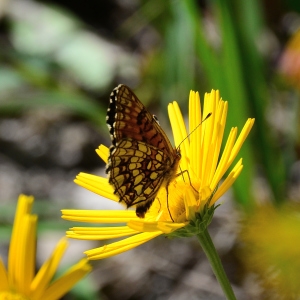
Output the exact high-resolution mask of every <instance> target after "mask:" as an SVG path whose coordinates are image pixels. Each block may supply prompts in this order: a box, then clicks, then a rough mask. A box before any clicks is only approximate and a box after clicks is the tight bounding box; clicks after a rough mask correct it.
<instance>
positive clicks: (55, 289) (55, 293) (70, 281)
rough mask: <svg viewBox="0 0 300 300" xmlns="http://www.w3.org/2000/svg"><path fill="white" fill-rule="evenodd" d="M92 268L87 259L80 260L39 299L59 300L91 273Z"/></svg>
mask: <svg viewBox="0 0 300 300" xmlns="http://www.w3.org/2000/svg"><path fill="white" fill-rule="evenodd" d="M91 270H92V267H91V265H89V264H88V261H87V259H82V260H81V261H79V262H78V263H77V264H76V265H74V266H72V268H70V269H69V270H68V271H67V272H66V273H65V274H63V275H62V276H61V277H60V278H59V279H57V280H56V281H54V282H53V283H52V284H51V286H50V287H49V288H47V289H46V290H45V291H44V294H43V295H42V296H41V298H39V299H43V300H56V299H61V297H62V296H63V295H65V294H66V293H67V292H68V291H69V290H70V289H71V288H72V287H73V286H74V285H75V284H76V283H77V282H78V281H79V280H81V279H82V278H83V277H84V276H85V275H86V274H88V273H89V272H91Z"/></svg>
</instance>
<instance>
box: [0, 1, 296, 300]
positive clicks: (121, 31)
mask: <svg viewBox="0 0 300 300" xmlns="http://www.w3.org/2000/svg"><path fill="white" fill-rule="evenodd" d="M11 2H12V3H10V5H9V7H8V8H7V9H6V10H5V11H3V13H2V20H3V24H4V25H3V28H2V29H1V30H2V36H5V39H3V38H2V39H0V42H1V47H0V63H1V68H0V116H1V117H6V116H16V117H17V116H19V115H21V114H22V113H23V112H24V111H27V110H32V109H33V110H34V109H37V108H41V107H42V108H47V109H52V108H55V109H58V110H62V111H64V112H67V113H68V114H69V115H71V116H75V117H79V118H81V119H83V120H86V121H88V122H91V123H92V124H93V125H94V126H95V127H97V128H101V129H102V128H103V130H105V134H104V133H103V135H107V134H108V133H107V129H106V126H105V115H106V108H107V105H108V97H109V94H110V91H111V89H112V88H113V87H114V86H115V85H116V84H118V83H126V84H128V85H130V86H131V87H132V89H134V90H135V91H136V93H137V95H138V96H139V97H140V98H141V100H142V102H143V103H145V105H146V106H148V104H150V100H154V102H155V101H157V102H159V105H160V106H161V111H162V112H166V106H167V104H168V103H169V102H171V101H173V100H177V101H178V102H179V103H180V105H181V108H182V109H183V111H184V112H187V99H188V93H189V90H190V89H193V90H197V91H199V93H200V95H201V97H202V96H203V94H204V93H205V92H209V91H210V90H211V89H218V90H220V94H221V96H222V98H223V99H224V100H227V101H228V102H229V111H228V117H227V128H226V130H227V133H226V134H228V133H229V130H230V128H231V127H233V126H237V127H238V128H239V130H241V128H242V127H243V125H244V123H245V121H246V120H247V118H249V117H254V118H255V119H256V121H255V124H254V129H253V130H252V132H251V133H250V137H249V138H248V139H247V141H246V142H245V144H244V145H243V147H242V150H241V152H240V155H239V157H243V165H244V169H243V172H242V174H241V175H240V177H239V178H238V180H237V181H236V183H235V184H234V186H233V188H234V193H235V200H236V202H237V203H238V204H239V207H241V208H242V209H244V211H250V212H251V211H252V208H253V207H254V206H255V203H256V200H257V199H256V193H255V192H256V191H255V190H254V187H255V179H256V177H257V176H258V173H260V174H259V175H260V176H261V175H262V177H263V178H264V182H265V184H266V189H267V190H268V192H270V193H269V194H268V195H270V199H269V200H270V201H271V202H272V203H273V204H274V205H278V204H281V203H282V202H285V201H286V199H287V198H288V192H287V188H288V185H289V181H288V180H289V174H290V170H291V168H292V165H293V163H294V162H295V161H296V160H297V159H299V157H297V153H296V150H297V147H299V146H298V144H297V143H298V142H299V137H298V136H299V133H297V132H296V133H293V134H294V136H284V137H282V133H281V132H280V133H278V131H277V129H276V128H275V127H273V126H272V125H271V122H269V121H268V120H267V116H268V115H269V114H270V106H272V105H274V102H275V101H276V100H275V99H273V97H274V91H275V94H276V93H277V95H280V89H283V90H284V89H286V90H287V91H288V92H291V93H295V94H296V92H295V91H294V89H293V88H290V87H289V88H287V87H286V86H285V84H284V83H283V84H282V82H281V81H280V80H281V79H279V80H278V74H277V70H276V66H275V64H276V61H275V62H271V59H270V57H268V55H266V53H265V52H264V51H266V50H262V49H268V47H269V45H268V44H271V43H272V41H271V39H268V37H267V35H266V32H268V31H272V28H270V27H269V26H270V25H269V24H268V23H267V18H266V13H265V12H264V11H263V7H262V5H263V2H262V1H258V0H244V1H239V0H212V1H206V2H204V1H196V0H168V1H160V0H150V1H149V0H148V1H146V0H143V1H142V0H141V1H136V4H132V5H131V6H130V5H128V10H126V5H125V4H124V7H122V8H121V7H119V10H116V11H115V12H114V14H112V16H114V17H115V18H114V19H113V21H112V23H114V24H115V27H114V28H113V29H112V28H110V29H107V28H93V27H92V26H90V24H85V22H84V21H82V20H81V19H80V17H78V16H76V15H75V14H72V13H70V11H71V9H70V11H69V10H68V9H66V8H64V9H63V8H62V7H60V6H55V5H52V4H49V3H43V2H42V1H24V2H22V1H16V2H13V1H11ZM279 2H280V1H279ZM82 5H85V4H82ZM116 5H117V4H116ZM135 5H136V6H135ZM282 6H283V4H282ZM132 7H133V8H132ZM288 8H289V9H290V10H294V11H295V12H297V10H298V12H299V10H300V8H299V4H297V1H287V2H286V3H285V9H286V10H288ZM122 9H123V10H124V11H125V12H123V14H121V13H120V15H118V13H119V12H120V11H122ZM282 10H283V9H282ZM101 14H102V15H104V14H106V12H101ZM101 14H100V12H99V18H101ZM282 14H284V12H283V11H282ZM116 15H117V18H116ZM116 20H118V22H116ZM272 34H273V35H276V33H274V32H272ZM278 42H279V43H282V44H281V45H280V47H281V48H283V47H284V42H282V41H281V40H280V38H278ZM272 63H273V65H272ZM296 100H297V101H298V99H296ZM151 105H152V101H151ZM296 106H298V104H297V105H296V104H295V105H294V107H296ZM292 113H293V115H292V118H291V120H289V122H290V123H289V124H290V126H291V127H292V128H296V129H298V130H299V125H298V123H299V116H298V115H297V110H295V111H292ZM163 115H164V114H162V116H163ZM271 118H272V116H271ZM165 119H167V118H165ZM162 123H166V121H165V120H162ZM99 132H100V133H102V132H101V131H100V130H99ZM282 140H284V145H283V143H282ZM96 159H97V158H96V156H95V160H96ZM0 214H2V215H3V216H4V215H5V214H6V211H5V210H2V211H1V212H0ZM1 218H2V216H1ZM45 224H46V225H45ZM45 224H44V225H45V226H46V227H47V226H48V223H45ZM42 226H43V225H42ZM57 227H60V224H58V226H57ZM2 235H5V236H6V235H7V234H6V232H5V234H3V233H2ZM81 288H82V286H80V288H78V290H77V295H79V293H81V292H83V293H84V294H86V293H88V292H86V291H85V290H84V291H83V290H81ZM86 295H87V294H86ZM78 297H79V298H81V296H78ZM93 297H94V295H91V294H90V298H89V299H93ZM79 298H77V299H79ZM82 299H84V297H82ZM86 299H87V298H86Z"/></svg>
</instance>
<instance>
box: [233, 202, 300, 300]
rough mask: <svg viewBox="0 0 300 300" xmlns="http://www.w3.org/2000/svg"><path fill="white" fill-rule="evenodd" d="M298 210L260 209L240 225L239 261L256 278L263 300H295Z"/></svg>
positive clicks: (299, 256)
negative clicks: (241, 261) (240, 247)
mask: <svg viewBox="0 0 300 300" xmlns="http://www.w3.org/2000/svg"><path fill="white" fill-rule="evenodd" d="M299 208H300V207H299V205H293V206H292V205H282V206H280V207H277V208H274V207H272V206H271V205H262V206H258V207H257V208H256V209H255V210H254V211H253V212H252V213H251V214H249V215H247V216H246V218H245V220H244V222H243V227H242V230H241V234H240V238H241V239H242V241H243V243H242V245H243V247H242V249H241V251H239V253H240V257H241V259H242V260H243V262H244V264H245V266H246V268H247V269H248V270H249V271H250V272H251V273H252V274H253V273H255V274H256V275H257V276H256V279H259V285H260V287H261V288H262V289H261V290H262V294H261V295H263V297H262V298H263V299H299V295H300V286H299V279H298V278H299V277H298V276H299V270H300V248H299V242H298V241H299V240H300V231H299V228H300V217H299V212H300V210H299ZM257 298H260V299H261V297H259V296H258V297H257Z"/></svg>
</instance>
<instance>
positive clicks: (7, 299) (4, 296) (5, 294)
mask: <svg viewBox="0 0 300 300" xmlns="http://www.w3.org/2000/svg"><path fill="white" fill-rule="evenodd" d="M0 300H30V299H29V298H27V297H26V296H24V295H21V294H19V293H15V292H11V291H2V292H0Z"/></svg>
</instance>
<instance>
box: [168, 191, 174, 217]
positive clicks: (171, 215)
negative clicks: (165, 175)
mask: <svg viewBox="0 0 300 300" xmlns="http://www.w3.org/2000/svg"><path fill="white" fill-rule="evenodd" d="M166 191H167V208H168V212H169V215H170V217H171V220H172V222H173V223H174V219H173V217H172V214H171V211H170V207H169V190H168V186H166Z"/></svg>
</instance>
